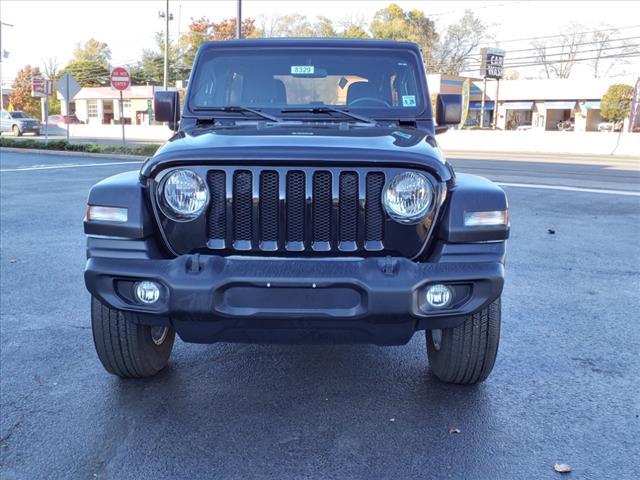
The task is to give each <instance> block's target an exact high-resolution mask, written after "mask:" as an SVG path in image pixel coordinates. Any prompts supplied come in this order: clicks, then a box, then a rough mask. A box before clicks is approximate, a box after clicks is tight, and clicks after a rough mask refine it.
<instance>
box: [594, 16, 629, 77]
mask: <svg viewBox="0 0 640 480" xmlns="http://www.w3.org/2000/svg"><path fill="white" fill-rule="evenodd" d="M618 38H620V32H619V31H618V30H617V29H614V28H611V26H610V25H605V24H602V25H600V29H599V30H597V31H595V32H593V33H592V34H591V39H590V42H592V43H591V44H590V48H589V49H590V50H591V51H592V52H591V53H592V55H590V56H592V57H594V58H593V59H592V60H591V62H590V64H591V67H592V68H593V77H594V78H600V77H606V76H607V75H608V74H609V72H610V71H611V69H612V68H613V67H614V66H619V65H621V64H625V63H629V60H627V59H626V58H613V59H611V58H603V56H604V57H610V56H611V55H616V57H617V56H618V55H620V56H624V55H627V54H630V53H637V51H638V50H637V49H634V47H632V46H630V44H629V42H628V41H622V40H618Z"/></svg>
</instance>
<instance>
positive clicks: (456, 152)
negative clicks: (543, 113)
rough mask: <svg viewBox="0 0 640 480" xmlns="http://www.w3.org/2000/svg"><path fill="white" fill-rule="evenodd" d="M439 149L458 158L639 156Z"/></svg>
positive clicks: (620, 157)
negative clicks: (495, 156)
mask: <svg viewBox="0 0 640 480" xmlns="http://www.w3.org/2000/svg"><path fill="white" fill-rule="evenodd" d="M440 149H441V150H442V151H443V152H444V154H445V155H446V156H447V158H449V157H450V158H460V157H461V156H462V155H480V156H489V155H509V156H514V155H520V156H521V157H531V158H535V157H548V156H553V155H558V156H560V157H580V158H591V159H602V158H607V159H619V160H638V159H640V156H638V155H626V154H611V153H601V154H599V153H576V152H532V151H528V150H526V151H525V150H520V151H517V150H457V149H449V150H447V149H446V148H443V147H442V146H440ZM473 159H474V158H473V157H472V158H469V160H473ZM478 160H488V159H486V158H478Z"/></svg>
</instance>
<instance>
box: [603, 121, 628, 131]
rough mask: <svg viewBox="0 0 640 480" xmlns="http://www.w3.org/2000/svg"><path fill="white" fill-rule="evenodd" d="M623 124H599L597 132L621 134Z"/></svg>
mask: <svg viewBox="0 0 640 480" xmlns="http://www.w3.org/2000/svg"><path fill="white" fill-rule="evenodd" d="M623 125H624V123H623V122H600V123H599V124H598V131H599V132H621V131H622V127H623Z"/></svg>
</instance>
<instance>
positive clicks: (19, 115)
mask: <svg viewBox="0 0 640 480" xmlns="http://www.w3.org/2000/svg"><path fill="white" fill-rule="evenodd" d="M11 118H29V117H28V116H27V115H25V114H24V113H22V112H11Z"/></svg>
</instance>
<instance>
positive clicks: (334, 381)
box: [0, 151, 640, 480]
mask: <svg viewBox="0 0 640 480" xmlns="http://www.w3.org/2000/svg"><path fill="white" fill-rule="evenodd" d="M496 157H497V156H496ZM452 158H453V156H452ZM512 160H513V159H512ZM512 160H508V159H505V158H493V159H491V158H490V159H487V160H473V161H471V160H468V159H467V160H465V159H464V158H458V159H453V160H452V161H453V162H454V163H455V164H456V165H457V168H459V169H460V170H461V171H465V170H466V171H472V172H473V173H485V174H487V175H488V176H490V177H492V178H494V179H495V180H498V181H501V182H502V183H504V184H515V185H519V186H510V185H505V186H504V188H505V191H506V192H507V194H508V196H509V202H510V207H511V220H512V236H511V240H510V242H509V257H508V264H507V272H506V274H507V279H506V287H505V291H504V295H503V330H502V339H501V345H500V351H499V355H498V360H497V363H496V366H495V369H494V372H493V374H492V376H491V377H490V378H489V379H488V381H487V382H485V383H484V384H482V385H480V386H477V387H455V386H448V385H444V384H442V383H440V382H438V381H437V380H436V379H435V378H434V377H433V376H432V375H431V374H430V373H429V372H428V369H427V362H426V353H425V345H424V336H423V335H420V334H417V335H416V336H415V337H414V338H413V340H412V341H411V342H410V343H409V344H408V345H406V346H403V347H385V348H383V347H376V346H366V345H364V346H363V345H359V346H349V345H344V346H268V345H263V346H260V345H227V344H221V345H188V344H184V343H182V342H181V341H178V340H177V341H176V346H175V348H174V352H173V356H172V358H171V361H170V364H169V367H168V368H167V369H166V370H165V371H163V372H162V373H160V374H159V375H158V376H157V377H156V378H153V379H148V380H141V381H123V380H119V379H118V378H115V377H112V376H110V375H108V374H106V373H105V372H104V370H103V369H102V366H101V365H100V363H99V362H98V360H97V357H96V355H95V353H94V348H93V343H92V337H91V330H90V328H89V295H88V294H87V292H86V291H85V289H84V285H83V280H82V271H83V267H84V262H85V259H84V238H83V233H82V224H81V221H82V217H83V215H84V210H85V201H86V197H87V192H88V190H89V188H90V187H91V185H92V184H93V183H95V182H96V181H97V180H99V179H101V178H104V177H106V176H109V175H112V174H115V173H118V172H122V171H125V170H129V169H134V168H137V167H138V164H137V163H135V162H134V163H131V162H130V161H129V162H127V163H123V162H122V161H117V160H115V159H114V160H113V161H111V160H108V159H96V158H89V157H77V156H73V157H71V156H70V157H63V156H62V157H61V156H57V155H56V156H54V155H35V154H29V153H9V152H7V151H3V152H0V175H1V177H0V179H1V199H0V200H1V219H0V220H1V222H0V225H1V240H2V255H1V279H0V287H1V292H2V294H1V299H0V300H1V304H0V310H1V319H0V321H1V323H0V332H1V343H0V347H1V348H0V373H1V375H0V387H1V389H0V411H1V415H0V455H1V458H0V477H1V478H2V479H3V480H9V479H33V478H56V479H58V478H74V479H75V478H83V479H84V478H87V479H96V478H97V479H104V478H113V479H129V478H131V479H147V478H149V479H175V478H184V479H193V478H221V479H246V478H273V479H288V478H296V479H298V478H313V479H315V478H318V479H349V478H356V479H386V478H389V479H413V478H416V479H418V478H419V479H425V478H438V479H440V478H464V479H489V478H500V479H503V478H504V479H517V478H526V479H531V478H535V479H547V478H550V479H554V478H571V479H578V478H579V479H594V480H595V479H598V480H600V479H607V478H612V479H613V478H615V479H637V478H640V460H639V457H638V443H639V440H640V419H639V417H638V416H639V414H640V390H639V389H638V371H640V356H639V355H638V352H639V351H640V333H639V329H638V311H640V295H639V293H640V274H639V269H640V268H639V265H640V242H639V241H638V238H640V196H639V195H638V188H637V187H638V172H637V169H635V168H634V167H633V164H632V165H631V166H628V167H626V168H628V169H627V170H625V169H618V168H617V167H616V168H611V167H607V166H606V165H604V164H603V165H601V166H598V165H597V164H596V165H581V164H579V163H572V162H573V161H571V160H567V162H566V163H561V164H556V163H554V164H549V163H545V161H544V159H538V160H535V161H534V160H532V159H524V160H525V161H512ZM603 162H604V161H603ZM543 183H547V184H550V185H551V188H545V187H544V185H540V184H543ZM523 184H536V185H538V186H536V187H535V188H530V187H527V186H522V185H523ZM556 186H560V187H568V188H566V189H561V190H558V189H556V188H555V187H556ZM592 190H597V191H595V192H594V191H592ZM603 190H604V191H608V193H602V191H603ZM551 231H553V232H555V233H553V234H551V233H550V232H551ZM455 429H458V430H459V433H450V432H455V431H456V430H455ZM557 462H560V463H568V464H570V465H571V466H572V468H573V473H571V474H568V475H564V476H562V475H560V474H557V473H555V472H554V469H553V466H554V464H555V463H557Z"/></svg>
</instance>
